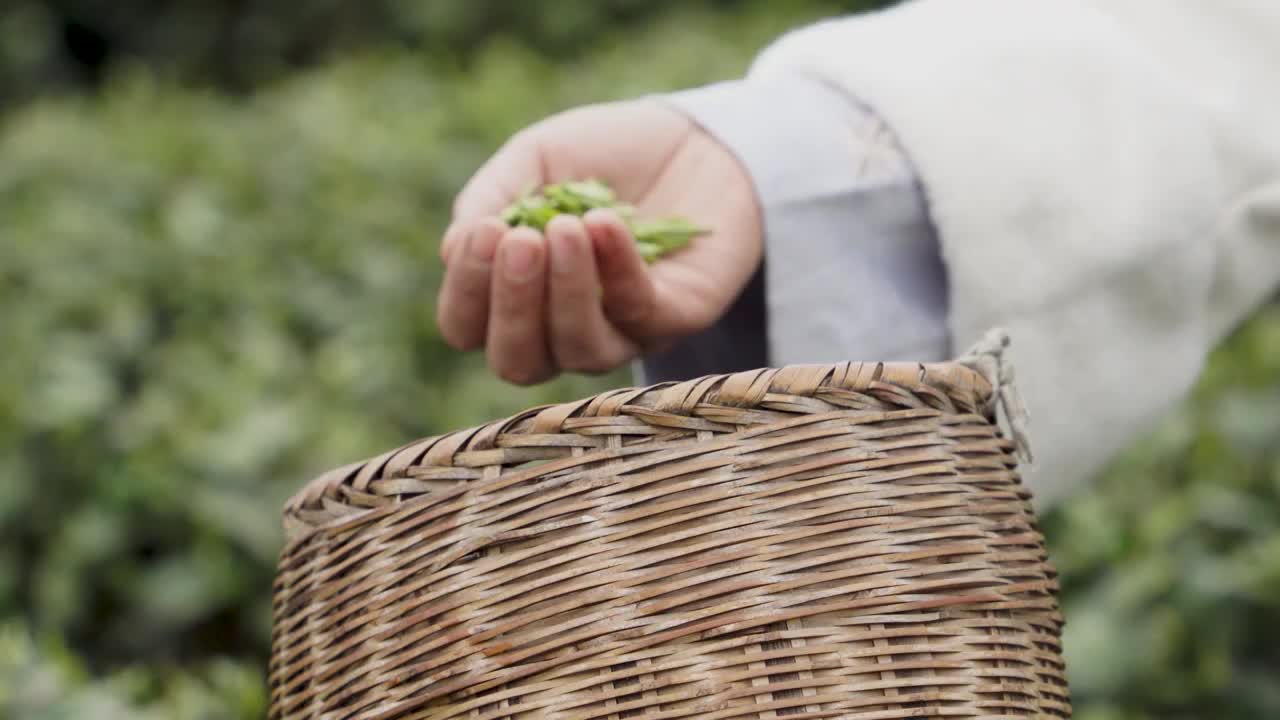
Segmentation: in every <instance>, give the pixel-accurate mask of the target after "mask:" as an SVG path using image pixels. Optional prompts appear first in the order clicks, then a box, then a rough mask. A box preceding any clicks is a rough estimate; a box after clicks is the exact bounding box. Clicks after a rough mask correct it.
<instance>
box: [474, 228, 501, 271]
mask: <svg viewBox="0 0 1280 720" xmlns="http://www.w3.org/2000/svg"><path fill="white" fill-rule="evenodd" d="M467 245H468V250H469V252H470V253H471V257H472V258H474V259H476V260H479V261H480V262H482V263H491V262H493V254H494V253H495V252H496V251H497V249H498V236H497V234H496V233H494V232H492V231H491V230H489V229H487V228H480V229H479V230H475V231H473V232H472V233H471V236H470V237H469V238H468V239H467Z"/></svg>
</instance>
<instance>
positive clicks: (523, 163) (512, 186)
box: [440, 126, 547, 263]
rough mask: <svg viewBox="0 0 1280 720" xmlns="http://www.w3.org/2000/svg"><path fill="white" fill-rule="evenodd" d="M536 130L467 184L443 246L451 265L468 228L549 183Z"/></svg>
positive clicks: (515, 139) (516, 139)
mask: <svg viewBox="0 0 1280 720" xmlns="http://www.w3.org/2000/svg"><path fill="white" fill-rule="evenodd" d="M536 127H537V126H534V127H530V128H526V129H524V130H521V131H520V132H518V133H516V134H515V135H513V136H512V137H511V139H510V140H508V141H507V142H506V143H504V144H503V145H502V147H500V148H498V151H497V152H496V153H494V154H493V156H492V157H490V158H489V160H488V161H486V162H485V164H484V165H481V166H480V169H479V170H477V171H476V172H475V174H473V175H472V176H471V178H470V179H469V180H467V183H466V184H465V185H463V187H462V191H461V192H459V193H458V195H457V197H456V198H454V201H453V219H452V221H451V222H450V224H449V229H448V230H446V231H445V234H444V239H443V240H442V242H441V245H440V256H441V258H443V259H444V261H445V262H446V263H447V262H448V260H449V253H450V252H451V248H453V247H454V246H456V245H457V242H458V238H460V237H464V236H465V235H466V228H468V227H470V226H471V225H472V224H474V223H476V222H477V221H479V220H481V219H483V218H486V217H493V216H496V215H498V214H499V213H500V212H502V211H503V209H505V208H506V207H507V205H510V204H511V202H512V201H514V200H515V199H516V198H517V197H519V196H520V194H521V193H523V192H525V191H528V190H531V189H534V188H536V187H537V186H539V185H542V184H544V183H546V182H547V181H546V179H545V178H544V177H543V166H544V163H543V162H542V154H541V146H540V143H539V142H538V140H537V137H536V132H537V131H536Z"/></svg>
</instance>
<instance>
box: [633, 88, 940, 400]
mask: <svg viewBox="0 0 1280 720" xmlns="http://www.w3.org/2000/svg"><path fill="white" fill-rule="evenodd" d="M662 99H663V100H665V101H666V102H668V103H670V104H671V105H673V106H674V107H676V108H678V109H680V110H681V111H683V112H685V113H686V114H688V115H689V116H690V117H691V118H692V119H693V120H694V121H695V122H697V123H698V124H699V125H700V126H701V127H702V128H704V129H705V130H706V131H707V132H708V133H709V134H711V135H712V136H713V137H715V138H717V139H718V140H719V141H720V142H721V143H723V144H724V145H725V146H726V147H727V148H728V149H729V150H730V151H731V152H732V153H734V155H735V156H736V157H737V158H738V160H739V161H740V162H741V163H742V164H743V166H744V167H745V168H746V170H747V173H748V174H749V175H750V177H751V179H752V182H753V183H754V185H755V189H756V193H757V196H758V199H759V202H760V206H761V209H762V212H763V220H764V232H765V258H764V263H763V268H762V270H761V272H760V274H759V277H757V278H755V279H754V280H753V281H752V283H751V284H750V285H748V287H747V289H746V290H745V291H744V292H743V294H742V296H741V297H740V298H739V299H738V302H737V303H736V304H735V305H734V307H733V308H731V310H730V312H729V313H728V314H726V316H725V318H724V319H723V320H721V321H720V323H718V324H717V325H716V326H715V327H713V328H711V329H710V330H709V331H707V332H706V333H703V334H701V335H699V336H695V337H692V338H688V339H686V340H685V341H684V342H682V343H679V344H678V345H677V346H676V347H674V348H672V349H670V350H669V351H668V352H666V353H664V354H662V355H651V356H648V357H645V358H643V360H642V368H641V372H642V380H643V381H644V382H646V383H648V382H662V381H667V380H684V379H688V378H690V377H697V376H701V375H706V374H713V373H721V372H733V371H736V370H742V369H749V368H754V367H759V366H762V365H766V364H767V365H774V366H778V365H787V364H795V363H819V362H823V363H825V362H842V361H846V360H912V361H917V360H918V361H934V360H943V359H946V358H947V357H949V356H950V353H951V340H950V336H949V332H948V328H947V275H946V269H945V267H944V265H943V261H942V257H941V254H940V249H939V245H938V241H937V236H936V234H935V230H934V227H933V224H932V222H931V220H930V218H929V215H928V208H927V204H926V200H925V196H924V192H923V190H922V188H921V187H920V184H919V182H918V179H917V177H916V174H915V172H914V170H913V169H912V167H911V164H910V162H909V160H908V158H907V157H906V154H905V153H904V152H903V151H902V149H901V148H900V147H899V146H898V145H897V142H896V140H895V139H894V137H893V135H892V133H891V132H890V130H889V128H887V127H886V126H885V125H884V123H883V122H882V121H880V119H879V118H878V117H876V115H875V114H874V113H873V112H871V111H870V110H869V109H868V108H866V107H864V106H862V105H861V104H859V103H858V102H856V101H854V100H853V99H852V98H850V97H849V95H848V94H846V93H845V92H843V91H840V90H838V89H835V88H832V87H830V86H828V85H826V84H824V83H822V82H820V81H817V80H814V79H812V78H809V77H806V76H801V75H796V76H792V77H787V78H769V79H747V80H741V81H735V82H727V83H721V84H717V85H711V86H707V87H702V88H697V89H694V90H688V91H683V92H679V93H674V94H670V95H665V96H662Z"/></svg>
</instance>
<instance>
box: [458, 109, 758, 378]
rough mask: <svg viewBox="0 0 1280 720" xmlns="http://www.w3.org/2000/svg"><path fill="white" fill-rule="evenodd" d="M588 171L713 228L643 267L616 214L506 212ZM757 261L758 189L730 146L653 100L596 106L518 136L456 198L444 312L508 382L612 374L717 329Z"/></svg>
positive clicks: (625, 196) (628, 198) (659, 210)
mask: <svg viewBox="0 0 1280 720" xmlns="http://www.w3.org/2000/svg"><path fill="white" fill-rule="evenodd" d="M589 177H594V178H598V179H600V180H602V181H604V182H606V183H608V184H609V185H610V186H611V187H613V188H614V190H615V191H617V193H618V196H619V199H620V200H622V201H624V202H629V203H631V204H633V205H635V206H636V207H637V210H638V216H639V217H641V218H646V217H662V216H670V215H680V216H684V217H686V218H688V219H689V220H691V221H693V222H694V223H696V224H698V225H701V226H703V227H706V228H709V229H710V230H711V234H710V235H706V236H702V237H699V238H696V239H694V241H693V242H692V243H691V244H690V245H689V246H688V247H686V248H683V249H681V250H679V251H677V252H675V253H673V254H671V255H668V256H665V257H663V258H661V259H659V260H658V261H657V262H656V263H655V264H653V265H651V266H646V265H645V263H644V262H643V260H641V258H640V255H639V253H638V252H637V251H636V249H635V245H634V241H633V239H632V238H631V236H630V234H629V232H628V230H627V228H626V226H625V224H623V222H622V221H621V219H620V218H619V217H618V216H617V215H616V214H615V213H613V212H611V211H603V210H596V211H592V212H591V213H589V214H588V215H586V216H585V217H583V218H577V217H574V216H569V215H562V216H559V217H557V218H555V219H554V220H552V221H551V223H550V224H549V225H548V226H547V228H546V232H545V236H544V234H542V233H539V232H538V231H536V230H533V229H531V228H526V227H520V228H508V227H507V226H506V225H505V224H504V223H503V222H502V221H501V220H500V219H499V218H498V215H499V214H500V213H501V211H502V210H503V208H505V207H506V206H507V205H508V204H510V203H511V202H512V201H513V200H514V199H516V197H517V196H518V195H519V194H520V193H521V192H522V191H525V190H528V189H531V188H534V187H535V186H541V185H543V184H546V183H551V182H561V181H564V180H570V179H582V178H589ZM762 255H763V234H762V230H761V220H760V213H759V210H758V208H757V203H756V197H755V191H754V189H753V187H752V184H751V181H750V178H749V177H748V175H747V174H746V172H745V170H744V169H743V168H742V167H741V166H740V164H739V163H738V161H737V159H736V158H735V157H734V156H733V155H732V154H731V153H730V152H729V151H728V149H726V148H725V147H724V146H722V145H720V144H719V143H718V142H717V141H716V140H714V139H713V138H711V137H710V136H709V135H707V134H706V133H705V132H704V131H703V130H701V129H700V128H699V127H697V126H696V125H695V124H694V123H692V122H691V121H690V120H689V119H688V118H686V117H685V116H684V115H682V114H680V113H679V112H677V111H675V110H672V109H669V108H667V107H666V106H664V105H662V104H661V103H659V102H656V101H653V100H636V101H628V102H620V103H611V104H605V105H596V106H588V107H584V108H579V109H576V110H571V111H568V112H565V113H561V114H559V115H555V116H552V117H550V118H548V119H546V120H544V121H542V122H540V123H538V124H536V125H533V126H531V127H529V128H526V129H525V130H523V131H521V132H519V133H517V134H516V135H515V136H514V137H512V138H511V140H510V141H509V142H507V144H506V145H504V146H503V147H502V148H501V149H500V150H499V151H498V152H497V153H496V154H495V155H494V156H493V157H492V158H491V159H490V160H489V161H488V162H487V163H486V164H485V165H484V166H483V167H482V168H481V169H480V170H479V171H478V172H477V173H476V174H475V176H474V177H472V178H471V180H470V181H469V182H468V183H467V185H466V186H465V187H464V188H463V190H462V192H461V193H460V194H459V195H458V197H457V200H456V201H455V204H454V216H453V222H452V223H451V225H450V227H449V229H448V231H447V232H446V233H445V237H444V241H443V243H442V245H441V257H442V258H443V260H444V262H445V266H446V271H445V278H444V283H443V285H442V286H441V289H440V298H439V303H438V306H437V311H438V315H437V320H438V322H439V325H440V331H441V334H442V335H443V336H444V338H445V340H446V341H447V342H449V344H451V345H453V346H454V347H456V348H458V349H460V350H473V349H477V348H480V347H483V348H484V350H485V353H486V357H487V360H488V363H489V366H490V368H492V369H493V371H494V372H495V373H497V374H498V375H499V376H500V377H502V378H504V379H506V380H508V381H509V382H513V383H516V384H521V385H529V384H534V383H538V382H542V381H545V380H548V379H550V378H552V377H554V376H555V375H556V374H558V373H559V372H561V371H576V372H584V373H601V372H608V371H610V370H613V369H615V368H618V367H621V366H622V365H624V364H626V363H628V362H629V361H631V360H632V359H634V358H635V357H637V356H638V355H640V354H641V353H642V352H645V351H648V350H652V349H658V348H661V347H663V346H665V345H668V344H670V343H671V342H673V341H675V340H677V339H679V338H681V337H684V336H686V335H689V334H692V333H695V332H698V331H700V330H703V329H705V328H707V327H709V326H710V325H712V324H713V323H714V322H715V321H716V320H717V319H718V318H719V317H720V316H721V315H723V314H724V312H725V311H726V310H728V308H729V306H730V305H731V304H732V303H733V301H734V299H735V298H736V297H737V295H738V294H739V293H740V292H741V291H742V288H743V287H744V286H745V285H746V283H747V281H748V280H749V279H750V278H751V275H752V274H753V273H754V272H755V270H756V268H757V267H758V266H759V264H760V262H761V258H762Z"/></svg>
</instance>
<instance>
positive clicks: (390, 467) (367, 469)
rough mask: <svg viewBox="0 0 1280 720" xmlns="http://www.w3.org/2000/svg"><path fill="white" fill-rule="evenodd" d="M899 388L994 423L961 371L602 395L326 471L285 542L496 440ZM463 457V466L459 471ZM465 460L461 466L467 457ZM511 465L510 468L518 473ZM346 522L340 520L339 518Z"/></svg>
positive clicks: (794, 378) (830, 372)
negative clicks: (587, 423) (412, 475)
mask: <svg viewBox="0 0 1280 720" xmlns="http://www.w3.org/2000/svg"><path fill="white" fill-rule="evenodd" d="M893 388H900V389H903V390H907V391H909V392H911V393H914V394H917V395H921V396H922V397H925V398H927V399H931V400H932V402H930V403H929V404H930V405H931V406H932V407H931V409H932V410H933V411H936V412H944V411H957V410H958V411H960V412H966V413H979V414H982V415H983V416H985V417H986V418H987V419H993V418H994V416H995V408H994V402H993V400H994V398H993V396H994V393H993V388H992V385H991V383H990V382H989V381H988V380H987V378H985V377H984V376H983V375H982V374H981V373H979V372H977V371H976V370H974V369H973V368H971V367H969V366H967V365H964V364H962V363H959V362H953V361H949V362H937V363H919V362H844V363H832V364H796V365H787V366H782V367H774V368H760V369H756V370H749V371H744V372H736V373H726V374H718V375H706V376H702V377H698V378H694V379H691V380H687V381H682V382H663V383H655V384H652V385H647V386H641V387H624V388H619V389H615V390H607V391H604V392H601V393H598V394H596V395H593V396H589V397H586V398H583V399H579V400H575V401H571V402H564V403H557V404H551V405H540V406H536V407H532V408H529V409H527V410H524V411H522V412H519V413H516V414H514V415H510V416H507V417H505V418H501V419H498V420H495V421H492V422H489V423H486V424H483V425H478V426H473V427H470V428H466V429H460V430H456V431H453V432H448V433H445V434H441V435H434V436H430V437H425V438H421V439H418V440H414V441H412V442H410V443H407V444H405V445H402V446H400V447H398V448H395V449H393V450H389V451H387V452H384V453H382V454H381V455H377V456H375V457H370V458H366V459H363V460H360V461H357V462H353V463H349V464H346V465H343V466H341V467H337V468H333V469H331V470H329V471H327V472H324V473H322V474H320V475H318V476H316V477H314V478H313V479H311V480H310V481H309V482H307V483H306V484H305V485H304V486H303V487H302V488H301V489H300V490H299V491H298V492H297V493H295V494H294V495H293V496H292V497H291V498H290V499H289V500H288V501H287V503H286V504H285V507H284V513H283V515H284V524H285V530H286V533H287V534H288V535H289V536H290V539H291V540H292V541H295V542H296V541H298V540H300V539H301V537H300V536H305V535H307V534H309V533H310V532H311V531H314V530H316V529H318V527H319V525H318V524H317V523H315V522H313V521H310V520H307V519H305V516H307V515H308V514H309V513H310V514H317V513H323V514H327V515H329V516H332V517H333V518H334V519H335V520H336V521H345V520H349V519H351V518H352V517H354V516H357V515H360V514H362V513H364V512H367V511H369V510H370V508H368V507H364V506H360V505H358V504H353V503H351V502H349V501H348V499H347V498H348V497H349V496H350V495H351V494H352V493H351V491H355V492H356V493H361V492H366V491H367V489H368V487H369V484H370V483H372V482H374V481H376V480H386V479H389V478H396V477H404V473H405V471H406V470H408V469H409V468H411V467H412V468H422V467H434V468H450V467H466V468H472V467H477V466H486V465H505V464H508V463H505V462H502V461H501V460H498V461H497V462H495V461H493V460H492V459H487V461H482V460H480V457H482V456H483V453H484V452H485V451H490V454H491V455H492V454H493V453H500V452H502V445H500V441H501V440H502V439H509V438H511V437H512V436H533V435H554V434H558V433H565V432H572V431H566V430H565V429H564V424H565V422H566V421H569V420H573V419H582V418H609V417H618V416H622V415H628V414H637V413H650V414H651V413H665V414H668V415H674V416H680V417H686V418H689V417H694V416H695V413H696V411H697V410H698V409H699V408H703V407H706V406H707V405H708V404H710V405H719V406H731V407H737V408H745V409H751V408H757V407H759V406H760V405H761V404H763V403H766V402H769V401H771V400H776V399H777V398H778V397H779V396H792V397H796V396H799V397H815V396H817V395H820V394H822V393H823V392H824V391H853V392H864V391H868V390H872V391H874V390H877V389H880V390H892V389H893ZM463 454H467V455H466V456H469V457H468V461H467V462H457V461H458V459H459V456H460V455H463ZM466 456H464V457H466ZM522 462H523V461H520V462H512V463H510V464H512V465H518V464H521V463H522ZM344 516H345V517H344Z"/></svg>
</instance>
